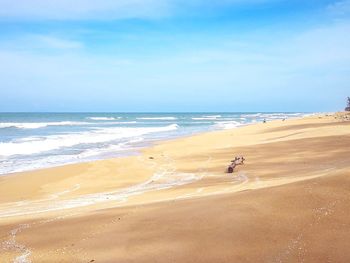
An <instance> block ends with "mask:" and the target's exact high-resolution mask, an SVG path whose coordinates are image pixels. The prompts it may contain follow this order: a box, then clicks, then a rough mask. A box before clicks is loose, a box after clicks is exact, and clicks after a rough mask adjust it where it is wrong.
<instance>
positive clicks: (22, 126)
mask: <svg viewBox="0 0 350 263" xmlns="http://www.w3.org/2000/svg"><path fill="white" fill-rule="evenodd" d="M84 124H89V123H88V122H74V121H59V122H1V123H0V128H18V129H39V128H45V127H47V126H73V125H84Z"/></svg>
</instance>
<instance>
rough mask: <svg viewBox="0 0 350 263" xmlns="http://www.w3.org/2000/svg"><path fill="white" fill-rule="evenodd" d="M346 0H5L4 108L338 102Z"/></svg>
mask: <svg viewBox="0 0 350 263" xmlns="http://www.w3.org/2000/svg"><path fill="white" fill-rule="evenodd" d="M346 96H350V0H339V1H331V0H308V1H305V0H217V1H210V0H100V1H97V0H74V1H72V0H0V98H1V103H0V111H113V112H120V111H127V112H130V111H161V112H162V111H163V112H164V111H211V112H213V111H230V112H231V111H297V112H300V111H313V112H315V111H335V110H341V109H342V108H344V106H345V99H346Z"/></svg>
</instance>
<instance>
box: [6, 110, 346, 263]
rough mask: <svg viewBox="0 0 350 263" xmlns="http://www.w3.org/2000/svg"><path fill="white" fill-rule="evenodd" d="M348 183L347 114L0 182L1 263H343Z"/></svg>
mask: <svg viewBox="0 0 350 263" xmlns="http://www.w3.org/2000/svg"><path fill="white" fill-rule="evenodd" d="M236 155H243V156H244V157H245V158H246V161H245V164H244V165H241V166H237V167H236V169H235V172H234V173H233V174H227V173H225V169H226V167H227V165H228V164H229V163H230V160H232V159H233V158H234V157H235V156H236ZM349 176H350V114H346V113H335V114H322V115H313V116H309V117H304V118H299V119H287V120H284V121H283V120H276V121H271V122H267V123H258V124H254V125H248V126H244V127H240V128H235V129H230V130H224V131H216V132H208V133H203V134H199V135H195V136H190V137H184V138H180V139H175V140H169V141H163V142H160V143H157V144H156V145H154V146H152V147H149V148H145V149H143V150H142V151H141V153H140V155H137V156H131V157H122V158H115V159H109V160H101V161H95V162H87V163H80V164H73V165H66V166H61V167H55V168H49V169H43V170H37V171H31V172H23V173H17V174H10V175H6V176H1V177H0V262H1V263H2V262H123V263H124V262H182V263H183V262H191V263H193V262H208V263H212V262H230V263H232V262H344V263H345V262H349V261H350V251H349V249H348V244H349V243H350V228H349V226H350V215H349V211H350V194H349V193H350V192H349V189H350V177H349Z"/></svg>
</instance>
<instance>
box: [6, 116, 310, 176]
mask: <svg viewBox="0 0 350 263" xmlns="http://www.w3.org/2000/svg"><path fill="white" fill-rule="evenodd" d="M303 115H305V113H0V174H9V173H14V172H21V171H28V170H34V169H40V168H46V167H52V166H58V165H63V164H69V163H77V162H85V161H92V160H99V159H106V158H112V157H119V156H125V155H132V154H137V152H138V150H139V149H140V148H141V147H145V146H148V145H151V144H152V143H153V142H155V141H159V140H165V139H171V138H176V137H181V136H187V135H192V134H196V133H200V132H205V131H213V130H220V129H231V128H235V127H239V126H242V125H247V124H251V123H256V122H262V121H263V120H266V121H269V120H276V119H285V118H293V117H301V116H303Z"/></svg>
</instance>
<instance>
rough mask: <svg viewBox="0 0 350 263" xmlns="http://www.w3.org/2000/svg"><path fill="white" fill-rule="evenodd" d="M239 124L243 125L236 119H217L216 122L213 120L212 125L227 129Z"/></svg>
mask: <svg viewBox="0 0 350 263" xmlns="http://www.w3.org/2000/svg"><path fill="white" fill-rule="evenodd" d="M241 125H243V123H241V122H238V121H218V122H215V125H214V127H216V128H219V129H224V130H227V129H233V128H236V127H239V126H241Z"/></svg>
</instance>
